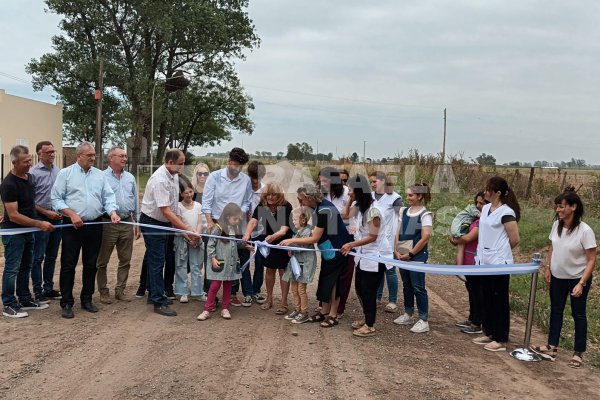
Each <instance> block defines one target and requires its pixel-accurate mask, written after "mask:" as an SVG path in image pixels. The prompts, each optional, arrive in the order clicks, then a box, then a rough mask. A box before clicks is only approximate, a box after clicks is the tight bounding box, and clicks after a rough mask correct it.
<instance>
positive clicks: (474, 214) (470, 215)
mask: <svg viewBox="0 0 600 400" xmlns="http://www.w3.org/2000/svg"><path fill="white" fill-rule="evenodd" d="M477 218H479V210H478V209H477V207H476V206H475V205H474V204H469V205H468V206H467V207H465V209H464V210H461V211H459V213H458V214H456V217H454V219H453V220H452V225H450V235H452V237H453V238H459V237H462V236H464V235H466V234H467V233H469V227H470V226H471V224H472V223H473V221H475V220H476V219H477ZM464 250H465V245H464V244H457V245H456V265H463V264H464Z"/></svg>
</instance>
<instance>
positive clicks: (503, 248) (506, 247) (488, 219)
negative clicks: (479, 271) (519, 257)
mask: <svg viewBox="0 0 600 400" xmlns="http://www.w3.org/2000/svg"><path fill="white" fill-rule="evenodd" d="M491 207H492V205H491V204H486V205H485V206H483V210H481V218H479V242H478V243H477V255H476V256H475V264H478V265H498V264H512V262H513V254H512V249H511V248H510V241H509V240H508V233H506V229H504V224H503V223H502V217H503V216H505V215H512V216H513V217H515V218H516V214H515V212H514V211H513V209H512V208H510V207H509V206H507V205H506V204H502V205H501V206H500V207H498V208H496V209H495V210H494V211H493V212H492V213H491V214H490V213H489V212H490V208H491ZM488 214H489V215H488Z"/></svg>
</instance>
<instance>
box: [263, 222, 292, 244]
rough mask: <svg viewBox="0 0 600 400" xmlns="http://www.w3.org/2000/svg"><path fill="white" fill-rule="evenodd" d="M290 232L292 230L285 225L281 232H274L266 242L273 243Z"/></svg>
mask: <svg viewBox="0 0 600 400" xmlns="http://www.w3.org/2000/svg"><path fill="white" fill-rule="evenodd" d="M289 230H290V227H289V226H285V225H283V226H282V227H281V228H279V230H278V231H277V232H274V233H273V234H272V235H269V236H267V237H266V238H265V242H267V243H273V242H274V241H276V240H277V239H279V238H282V237H284V236H285V235H286V234H287V232H288V231H289Z"/></svg>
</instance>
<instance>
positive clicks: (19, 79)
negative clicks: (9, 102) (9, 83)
mask: <svg viewBox="0 0 600 400" xmlns="http://www.w3.org/2000/svg"><path fill="white" fill-rule="evenodd" d="M0 75H1V76H4V77H5V78H9V79H12V80H15V81H17V82H21V83H26V84H28V85H30V84H31V82H30V81H28V80H26V79H23V78H19V77H17V76H14V75H11V74H7V73H6V72H2V71H0Z"/></svg>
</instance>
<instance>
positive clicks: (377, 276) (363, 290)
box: [354, 262, 386, 327]
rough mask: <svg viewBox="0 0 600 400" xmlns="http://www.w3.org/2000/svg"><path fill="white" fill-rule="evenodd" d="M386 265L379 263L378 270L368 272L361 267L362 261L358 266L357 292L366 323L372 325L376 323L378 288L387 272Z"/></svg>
mask: <svg viewBox="0 0 600 400" xmlns="http://www.w3.org/2000/svg"><path fill="white" fill-rule="evenodd" d="M385 270H386V268H385V265H384V264H381V263H380V264H379V269H378V270H377V272H368V271H363V270H361V269H360V262H359V263H358V266H357V267H356V275H355V278H354V287H355V289H356V294H357V295H358V298H359V300H360V303H361V304H362V308H363V314H364V315H365V324H367V326H369V327H372V326H373V325H375V316H376V315H377V289H378V288H379V282H381V279H382V278H383V274H384V273H385Z"/></svg>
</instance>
